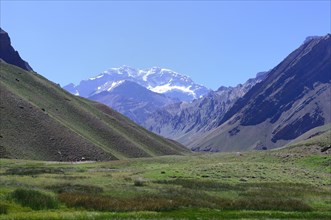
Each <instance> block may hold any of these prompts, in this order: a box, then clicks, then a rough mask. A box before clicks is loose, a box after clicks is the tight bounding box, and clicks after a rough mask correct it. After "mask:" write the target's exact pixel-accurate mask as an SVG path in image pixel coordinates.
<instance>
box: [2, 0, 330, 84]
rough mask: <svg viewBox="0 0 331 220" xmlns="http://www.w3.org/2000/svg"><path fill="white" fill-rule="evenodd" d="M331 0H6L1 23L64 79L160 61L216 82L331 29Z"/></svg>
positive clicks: (41, 65) (245, 74) (38, 65)
mask: <svg viewBox="0 0 331 220" xmlns="http://www.w3.org/2000/svg"><path fill="white" fill-rule="evenodd" d="M330 10H331V6H330V1H180V2H178V1H155V2H151V1H69V2H68V1H44V2H42V1H4V0H1V27H2V28H3V29H4V30H6V31H7V32H8V33H9V35H10V37H11V40H12V44H13V46H14V47H15V49H16V50H18V51H19V52H20V54H21V56H22V57H23V58H24V59H25V60H27V61H28V62H29V63H30V65H31V66H32V68H34V70H35V71H37V72H38V73H40V74H42V75H44V76H45V77H47V78H48V79H50V80H52V81H54V82H56V83H60V84H61V85H62V86H64V85H66V84H68V83H70V82H74V83H76V84H77V83H78V82H79V81H80V80H82V79H86V78H88V77H91V76H94V75H97V74H99V73H100V72H102V71H103V70H106V69H108V68H111V67H119V66H122V65H129V66H132V67H136V68H148V67H153V66H160V67H164V68H169V69H172V70H174V71H177V72H179V73H183V74H185V75H188V76H190V77H191V78H192V79H193V80H194V81H196V82H197V83H200V84H203V85H205V86H207V87H209V88H212V89H217V88H218V87H219V86H221V85H225V86H229V85H232V86H234V85H236V84H238V83H242V82H244V81H246V79H248V78H249V77H253V76H255V74H256V73H257V72H259V71H264V70H269V69H271V68H273V67H274V66H275V65H277V64H278V63H279V62H280V61H282V60H283V59H284V58H285V57H286V56H287V55H288V54H289V53H290V52H291V51H293V50H294V49H295V48H297V47H298V46H299V45H300V44H301V43H302V42H303V41H304V39H305V38H306V37H307V36H310V35H325V34H327V33H330Z"/></svg>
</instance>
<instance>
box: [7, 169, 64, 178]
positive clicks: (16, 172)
mask: <svg viewBox="0 0 331 220" xmlns="http://www.w3.org/2000/svg"><path fill="white" fill-rule="evenodd" d="M44 173H53V174H61V173H64V169H61V168H53V167H15V168H10V169H7V170H6V172H5V173H4V174H5V175H26V176H27V175H38V174H44Z"/></svg>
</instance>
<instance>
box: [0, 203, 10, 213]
mask: <svg viewBox="0 0 331 220" xmlns="http://www.w3.org/2000/svg"><path fill="white" fill-rule="evenodd" d="M7 213H8V205H6V204H2V203H0V215H2V214H7Z"/></svg>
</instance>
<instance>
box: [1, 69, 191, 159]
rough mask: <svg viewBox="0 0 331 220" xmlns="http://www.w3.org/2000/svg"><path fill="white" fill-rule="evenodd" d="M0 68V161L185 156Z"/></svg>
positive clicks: (105, 111)
mask: <svg viewBox="0 0 331 220" xmlns="http://www.w3.org/2000/svg"><path fill="white" fill-rule="evenodd" d="M0 65H1V66H0V67H1V74H0V77H1V78H0V79H1V81H0V92H1V99H0V115H1V118H0V135H1V137H0V153H1V155H0V157H9V158H22V159H38V160H63V161H70V160H80V159H81V158H83V157H84V158H85V159H89V160H112V159H121V158H127V157H149V156H157V155H167V154H182V153H184V152H186V150H185V149H184V148H183V146H181V145H179V144H177V143H173V142H171V141H168V140H166V139H164V138H161V137H159V136H156V135H154V134H152V133H150V132H148V131H147V130H145V129H143V128H141V127H139V126H138V125H136V124H134V123H133V122H132V121H130V120H129V119H127V118H126V117H124V116H122V115H120V114H119V113H117V112H115V111H113V110H111V109H109V108H108V107H106V106H104V105H101V104H98V103H96V102H92V101H88V100H86V99H83V98H79V97H76V96H73V95H71V94H69V93H68V92H66V91H64V90H63V89H61V88H60V87H59V86H58V85H56V84H54V83H52V82H50V81H48V80H47V79H45V78H43V77H41V76H40V75H38V74H35V73H32V72H27V71H24V70H23V69H20V68H17V67H14V66H12V65H9V64H3V63H1V64H0Z"/></svg>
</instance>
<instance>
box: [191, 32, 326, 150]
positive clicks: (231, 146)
mask: <svg viewBox="0 0 331 220" xmlns="http://www.w3.org/2000/svg"><path fill="white" fill-rule="evenodd" d="M330 85H331V37H330V34H328V35H326V36H325V37H320V38H316V39H312V40H310V41H308V42H305V43H304V44H303V45H301V46H300V47H299V48H298V49H297V50H295V51H294V52H293V53H291V54H290V55H289V56H288V57H287V58H286V59H284V60H283V61H282V62H281V63H280V64H279V65H278V66H276V67H275V68H274V69H273V70H271V72H270V73H269V74H268V77H267V78H266V79H265V80H264V81H262V82H261V83H259V84H257V85H256V86H254V87H253V88H252V89H251V90H250V91H249V92H248V93H247V94H246V95H245V96H244V97H243V98H242V99H240V100H238V101H237V102H236V103H235V104H234V106H233V107H232V108H231V109H230V110H229V111H228V112H227V113H226V114H225V116H224V118H223V119H222V120H220V121H219V127H218V128H216V129H215V130H213V131H211V132H209V133H207V134H206V135H203V136H200V137H198V138H197V139H195V140H194V141H192V142H191V143H190V146H191V147H192V148H193V149H195V150H207V151H208V150H213V151H224V150H247V149H253V148H258V149H259V148H262V147H267V148H274V147H279V146H282V145H284V144H286V143H288V142H289V141H291V140H293V139H295V138H296V137H298V136H300V135H301V134H303V133H305V132H306V131H308V130H310V129H312V128H314V127H317V126H321V125H323V124H327V123H330V121H331V116H330V112H331V106H330V105H331V98H330V97H331V94H330V93H331V90H330V89H331V86H330Z"/></svg>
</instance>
